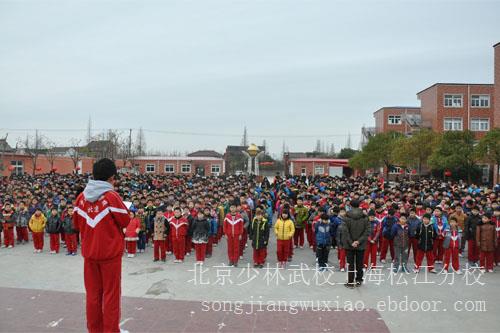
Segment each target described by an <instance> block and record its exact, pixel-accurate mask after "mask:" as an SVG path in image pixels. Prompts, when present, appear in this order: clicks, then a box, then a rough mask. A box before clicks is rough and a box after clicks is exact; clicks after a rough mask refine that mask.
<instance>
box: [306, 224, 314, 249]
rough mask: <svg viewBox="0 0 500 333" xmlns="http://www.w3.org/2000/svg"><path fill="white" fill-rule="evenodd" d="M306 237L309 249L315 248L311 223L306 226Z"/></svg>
mask: <svg viewBox="0 0 500 333" xmlns="http://www.w3.org/2000/svg"><path fill="white" fill-rule="evenodd" d="M306 237H307V244H309V247H311V246H314V233H313V230H312V225H310V224H309V223H307V224H306Z"/></svg>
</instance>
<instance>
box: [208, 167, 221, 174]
mask: <svg viewBox="0 0 500 333" xmlns="http://www.w3.org/2000/svg"><path fill="white" fill-rule="evenodd" d="M214 170H217V171H214ZM221 170H222V165H220V164H212V165H211V166H210V172H211V173H212V174H214V175H219V174H220V172H221Z"/></svg>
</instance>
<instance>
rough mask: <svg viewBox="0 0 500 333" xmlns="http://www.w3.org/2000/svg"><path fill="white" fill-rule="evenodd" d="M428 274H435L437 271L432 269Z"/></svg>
mask: <svg viewBox="0 0 500 333" xmlns="http://www.w3.org/2000/svg"><path fill="white" fill-rule="evenodd" d="M429 273H432V274H437V271H436V270H435V269H434V268H433V269H431V270H430V271H429Z"/></svg>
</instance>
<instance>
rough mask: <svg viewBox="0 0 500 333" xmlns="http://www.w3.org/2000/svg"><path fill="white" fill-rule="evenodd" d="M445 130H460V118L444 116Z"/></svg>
mask: <svg viewBox="0 0 500 333" xmlns="http://www.w3.org/2000/svg"><path fill="white" fill-rule="evenodd" d="M444 130H445V131H461V130H462V118H444Z"/></svg>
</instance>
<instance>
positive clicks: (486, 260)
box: [479, 251, 495, 269]
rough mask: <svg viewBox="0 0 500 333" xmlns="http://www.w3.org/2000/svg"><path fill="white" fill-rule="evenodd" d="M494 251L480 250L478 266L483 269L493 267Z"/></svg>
mask: <svg viewBox="0 0 500 333" xmlns="http://www.w3.org/2000/svg"><path fill="white" fill-rule="evenodd" d="M494 259H495V251H481V252H480V253H479V266H480V267H481V268H484V269H493V261H494Z"/></svg>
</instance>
